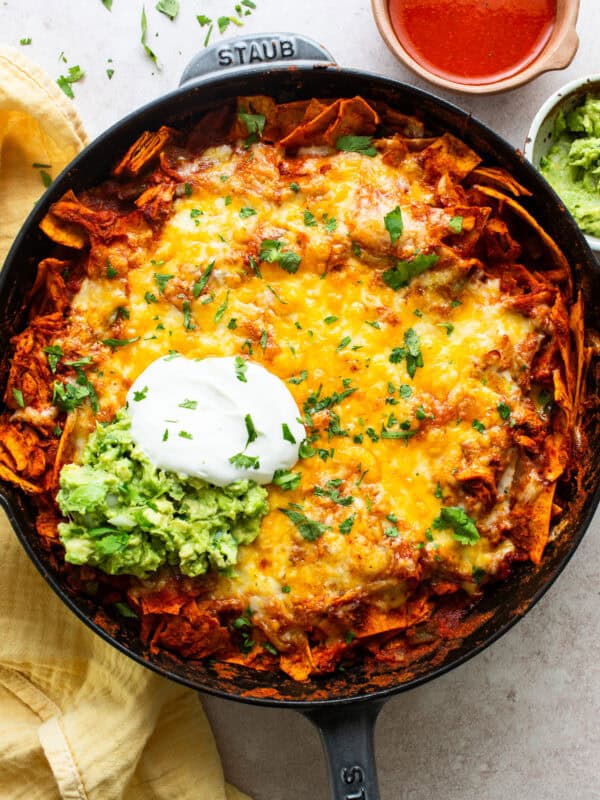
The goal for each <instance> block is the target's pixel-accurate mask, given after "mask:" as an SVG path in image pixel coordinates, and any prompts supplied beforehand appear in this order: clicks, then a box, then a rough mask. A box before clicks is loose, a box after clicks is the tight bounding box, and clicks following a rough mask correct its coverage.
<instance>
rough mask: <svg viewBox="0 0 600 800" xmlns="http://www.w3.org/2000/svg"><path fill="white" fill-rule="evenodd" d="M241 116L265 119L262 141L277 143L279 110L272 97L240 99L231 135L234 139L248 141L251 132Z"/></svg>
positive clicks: (259, 96)
mask: <svg viewBox="0 0 600 800" xmlns="http://www.w3.org/2000/svg"><path fill="white" fill-rule="evenodd" d="M240 114H257V115H262V116H263V117H264V118H265V126H264V129H263V132H262V137H261V138H262V139H263V140H264V141H265V142H275V141H277V139H278V138H279V137H278V110H277V104H276V103H275V101H274V100H273V98H272V97H266V96H265V95H262V94H258V95H254V96H250V97H238V102H237V113H236V116H235V122H234V124H233V130H232V132H231V135H232V137H233V138H234V139H246V137H247V136H248V135H249V133H250V131H249V130H248V126H247V125H246V122H245V121H244V118H243V116H242V117H240Z"/></svg>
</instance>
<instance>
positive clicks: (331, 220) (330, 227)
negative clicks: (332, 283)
mask: <svg viewBox="0 0 600 800" xmlns="http://www.w3.org/2000/svg"><path fill="white" fill-rule="evenodd" d="M321 219H322V222H323V225H325V230H326V231H328V233H333V232H334V231H335V230H337V219H336V218H335V217H330V216H328V215H327V214H323V216H322V217H321ZM323 274H326V273H323Z"/></svg>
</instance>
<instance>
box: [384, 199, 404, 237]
mask: <svg viewBox="0 0 600 800" xmlns="http://www.w3.org/2000/svg"><path fill="white" fill-rule="evenodd" d="M383 223H384V225H385V229H386V231H387V232H388V233H389V235H390V241H391V243H392V244H396V242H397V241H398V239H399V238H400V237H401V236H402V232H403V230H404V223H403V222H402V210H401V208H400V206H396V208H394V210H393V211H390V212H389V214H386V215H385V217H384V218H383Z"/></svg>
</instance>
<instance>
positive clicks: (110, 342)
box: [102, 336, 140, 350]
mask: <svg viewBox="0 0 600 800" xmlns="http://www.w3.org/2000/svg"><path fill="white" fill-rule="evenodd" d="M139 338H140V337H139V336H134V337H133V338H132V339H102V344H105V345H107V346H108V347H112V349H113V350H114V349H115V348H116V347H125V346H126V345H128V344H133V343H134V342H137V341H139Z"/></svg>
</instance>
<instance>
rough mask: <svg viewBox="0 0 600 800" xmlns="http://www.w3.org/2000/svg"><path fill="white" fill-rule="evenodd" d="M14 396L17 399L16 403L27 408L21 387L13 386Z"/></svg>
mask: <svg viewBox="0 0 600 800" xmlns="http://www.w3.org/2000/svg"><path fill="white" fill-rule="evenodd" d="M12 396H13V398H14V400H15V403H16V404H17V405H18V406H20V407H21V408H25V400H24V399H23V392H22V391H21V390H20V389H17V388H16V387H15V386H13V390H12Z"/></svg>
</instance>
